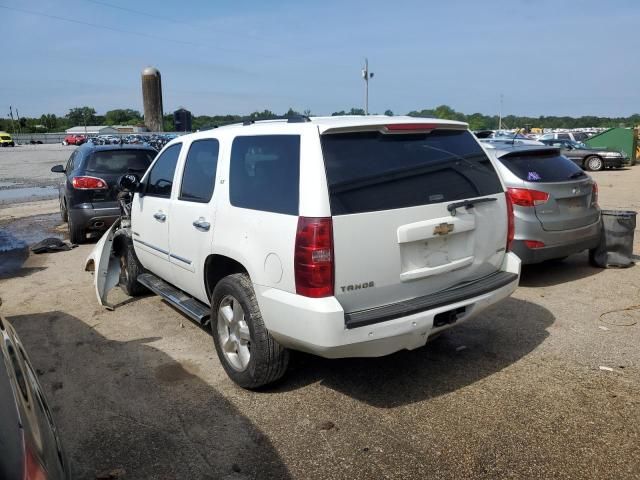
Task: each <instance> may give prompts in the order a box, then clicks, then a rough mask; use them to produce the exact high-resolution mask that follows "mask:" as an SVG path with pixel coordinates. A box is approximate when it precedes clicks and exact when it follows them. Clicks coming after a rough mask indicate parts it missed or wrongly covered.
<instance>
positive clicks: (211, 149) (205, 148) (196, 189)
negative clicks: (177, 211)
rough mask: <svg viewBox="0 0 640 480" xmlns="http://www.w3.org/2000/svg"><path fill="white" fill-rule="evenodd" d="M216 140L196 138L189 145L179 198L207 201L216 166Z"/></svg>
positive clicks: (190, 200) (218, 146) (211, 193)
mask: <svg viewBox="0 0 640 480" xmlns="http://www.w3.org/2000/svg"><path fill="white" fill-rule="evenodd" d="M219 150H220V144H219V143H218V140H215V139H209V140H196V141H195V142H193V143H192V144H191V147H189V153H187V159H186V161H185V164H184V172H183V173H182V184H181V186H180V200H187V201H189V202H201V203H208V202H209V200H211V196H212V195H213V185H214V181H215V178H216V168H217V166H218V151H219Z"/></svg>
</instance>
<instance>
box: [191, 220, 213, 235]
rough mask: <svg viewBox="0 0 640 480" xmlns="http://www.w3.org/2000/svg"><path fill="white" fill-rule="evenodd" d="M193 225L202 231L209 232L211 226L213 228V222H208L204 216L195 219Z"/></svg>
mask: <svg viewBox="0 0 640 480" xmlns="http://www.w3.org/2000/svg"><path fill="white" fill-rule="evenodd" d="M193 226H194V227H196V229H198V230H200V231H202V232H208V231H209V228H211V224H210V223H209V222H207V221H206V220H205V219H204V218H199V219H198V220H194V221H193Z"/></svg>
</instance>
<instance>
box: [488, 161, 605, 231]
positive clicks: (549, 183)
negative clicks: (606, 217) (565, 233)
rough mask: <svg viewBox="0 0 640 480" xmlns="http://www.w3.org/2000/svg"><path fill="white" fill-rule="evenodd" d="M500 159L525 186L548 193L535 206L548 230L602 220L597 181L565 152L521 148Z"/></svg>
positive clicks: (563, 228)
mask: <svg viewBox="0 0 640 480" xmlns="http://www.w3.org/2000/svg"><path fill="white" fill-rule="evenodd" d="M500 162H502V163H503V165H505V166H506V167H507V168H508V169H509V170H510V171H511V172H512V173H513V174H514V175H516V176H517V177H518V178H520V179H521V180H522V181H523V187H524V188H526V189H529V190H535V191H539V192H544V193H546V194H547V199H546V200H538V201H537V202H536V205H535V206H534V207H533V208H534V210H535V214H536V217H537V218H538V220H539V221H540V223H541V224H542V228H543V229H544V230H547V231H559V230H573V229H576V228H580V227H585V226H588V225H592V224H594V223H596V222H597V221H598V220H599V219H600V210H599V208H598V206H597V203H596V198H595V196H594V193H593V192H594V182H593V180H592V179H591V177H589V176H588V175H587V174H586V173H584V172H583V171H582V169H581V168H580V167H578V166H577V165H575V164H574V163H572V162H571V161H569V160H568V159H567V158H565V157H564V156H563V155H558V154H557V152H553V151H551V152H549V151H520V152H513V153H510V154H507V155H503V156H502V157H500ZM516 208H518V207H517V206H516ZM525 208H531V207H525Z"/></svg>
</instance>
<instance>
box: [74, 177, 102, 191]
mask: <svg viewBox="0 0 640 480" xmlns="http://www.w3.org/2000/svg"><path fill="white" fill-rule="evenodd" d="M71 185H73V188H75V189H76V190H106V189H107V182H105V181H104V180H103V179H101V178H97V177H73V178H72V179H71Z"/></svg>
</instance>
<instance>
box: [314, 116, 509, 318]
mask: <svg viewBox="0 0 640 480" xmlns="http://www.w3.org/2000/svg"><path fill="white" fill-rule="evenodd" d="M366 128H369V130H366V131H362V129H359V130H358V131H346V132H345V131H341V130H328V131H327V132H325V133H324V134H323V135H322V136H321V142H322V148H323V154H324V160H325V167H326V172H327V182H328V187H329V195H330V204H331V212H332V217H333V232H334V255H335V296H336V298H337V299H338V300H339V301H340V303H341V305H342V306H343V308H344V309H345V312H347V313H350V312H354V311H358V310H364V309H369V308H374V307H379V306H383V305H389V304H392V303H398V302H402V301H404V300H408V299H412V298H416V297H421V296H425V295H428V294H431V293H435V292H439V291H442V290H445V289H447V288H450V287H453V286H454V285H458V284H461V283H464V282H467V281H472V280H476V279H478V278H481V277H483V276H487V275H490V274H491V273H493V272H496V271H497V270H498V269H499V267H500V265H501V264H502V260H503V257H504V255H505V242H506V236H507V209H506V200H505V195H504V193H503V187H502V185H501V183H500V180H499V178H498V175H497V174H496V171H495V169H494V166H493V165H492V163H491V162H490V160H489V159H488V158H487V156H486V154H485V152H484V151H483V149H482V148H481V147H480V145H479V144H478V142H477V140H476V139H475V138H474V137H473V136H472V134H471V133H470V132H469V131H468V130H466V128H464V127H461V126H460V125H439V124H436V125H435V126H434V125H424V126H420V125H414V126H413V127H408V126H407V125H403V124H398V125H389V126H388V127H385V126H373V127H371V126H370V127H366ZM411 128H413V129H411ZM371 129H373V130H371ZM467 199H487V200H485V201H482V202H478V203H477V204H476V205H475V207H474V208H469V209H467V208H464V207H460V208H453V207H452V208H451V210H449V209H448V208H447V207H448V206H450V205H452V204H455V203H459V202H461V201H463V200H467Z"/></svg>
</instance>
